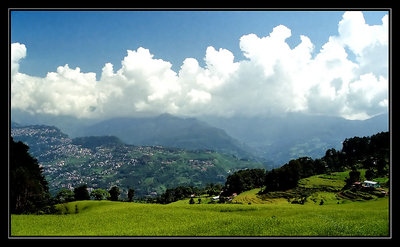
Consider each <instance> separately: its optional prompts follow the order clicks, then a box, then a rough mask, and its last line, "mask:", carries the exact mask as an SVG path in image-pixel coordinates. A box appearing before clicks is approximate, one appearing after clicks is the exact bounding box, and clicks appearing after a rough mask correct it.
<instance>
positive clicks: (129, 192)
mask: <svg viewBox="0 0 400 247" xmlns="http://www.w3.org/2000/svg"><path fill="white" fill-rule="evenodd" d="M134 196H135V190H134V189H131V188H129V190H128V201H129V202H133V197H134Z"/></svg>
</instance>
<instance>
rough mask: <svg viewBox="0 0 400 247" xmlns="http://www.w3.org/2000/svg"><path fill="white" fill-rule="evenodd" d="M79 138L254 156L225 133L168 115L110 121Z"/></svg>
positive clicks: (91, 128) (192, 120)
mask: <svg viewBox="0 0 400 247" xmlns="http://www.w3.org/2000/svg"><path fill="white" fill-rule="evenodd" d="M80 135H81V136H101V135H113V136H117V137H118V138H120V139H121V140H122V141H124V142H125V143H127V144H133V145H161V146H167V147H178V148H184V149H188V150H214V151H218V152H222V153H226V154H232V155H236V156H238V157H241V158H249V157H252V156H253V155H252V150H251V149H250V148H249V147H247V146H246V145H245V144H243V143H240V142H239V141H237V140H235V139H234V138H232V137H230V136H229V135H227V134H226V132H225V131H224V130H222V129H218V128H215V127H212V126H210V125H208V124H206V123H204V122H201V121H199V120H197V119H195V118H179V117H175V116H172V115H169V114H163V115H160V116H157V117H148V118H113V119H110V120H106V121H103V122H100V123H97V124H94V125H91V126H89V127H86V128H84V129H83V130H82V133H81V134H80Z"/></svg>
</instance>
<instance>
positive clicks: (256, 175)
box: [224, 169, 265, 196]
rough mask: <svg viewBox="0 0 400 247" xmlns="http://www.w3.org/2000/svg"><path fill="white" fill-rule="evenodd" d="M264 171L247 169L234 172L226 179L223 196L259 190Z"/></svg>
mask: <svg viewBox="0 0 400 247" xmlns="http://www.w3.org/2000/svg"><path fill="white" fill-rule="evenodd" d="M264 178H265V170H264V169H247V170H240V171H236V172H234V173H233V174H231V175H229V176H228V177H227V178H226V182H225V188H224V195H225V196H230V195H231V194H232V193H241V192H243V191H246V190H251V189H255V188H260V187H262V186H263V185H264Z"/></svg>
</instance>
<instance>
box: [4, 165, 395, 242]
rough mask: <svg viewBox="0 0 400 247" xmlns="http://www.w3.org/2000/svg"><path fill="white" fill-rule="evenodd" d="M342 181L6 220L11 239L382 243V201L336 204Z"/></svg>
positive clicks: (67, 208) (323, 179)
mask: <svg viewBox="0 0 400 247" xmlns="http://www.w3.org/2000/svg"><path fill="white" fill-rule="evenodd" d="M346 176H348V172H339V173H333V174H329V175H327V174H322V175H316V176H311V177H308V178H305V179H301V180H300V181H299V184H298V187H297V188H296V189H294V190H288V191H279V192H271V193H269V194H266V195H259V194H258V192H259V191H260V189H253V190H250V191H245V192H243V193H241V194H239V195H238V196H236V197H235V198H234V199H233V200H232V204H209V203H210V202H212V200H211V198H210V197H208V195H201V196H200V198H201V203H200V204H198V198H195V203H196V204H193V205H190V204H189V199H185V200H180V201H177V202H174V203H170V204H167V205H161V204H141V203H128V202H111V201H78V202H70V203H66V204H60V205H57V207H58V210H59V212H60V214H59V215H11V236H328V237H329V236H353V237H354V236H357V237H358V236H361V237H363V236H374V237H375V236H389V197H382V198H378V197H375V196H373V197H371V198H372V199H370V200H360V199H359V198H357V199H356V200H351V199H346V198H342V197H338V191H340V189H341V188H342V187H343V185H344V178H345V177H346ZM298 190H300V191H304V190H312V191H313V192H312V194H310V195H309V197H308V198H307V200H306V202H305V203H304V204H303V205H301V204H292V203H289V201H292V200H288V199H287V197H288V196H293V195H294V196H295V195H296V193H298V192H296V191H298ZM321 200H323V201H324V203H323V205H319V204H320V201H321Z"/></svg>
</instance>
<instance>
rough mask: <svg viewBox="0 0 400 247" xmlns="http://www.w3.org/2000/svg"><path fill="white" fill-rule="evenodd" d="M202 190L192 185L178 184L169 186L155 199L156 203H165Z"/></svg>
mask: <svg viewBox="0 0 400 247" xmlns="http://www.w3.org/2000/svg"><path fill="white" fill-rule="evenodd" d="M201 192H202V190H200V189H199V188H195V187H193V186H178V187H176V188H170V189H167V190H166V191H165V193H163V194H162V195H161V196H159V197H158V198H157V199H156V202H157V203H162V204H167V203H171V202H175V201H179V200H182V199H185V198H188V197H189V196H190V195H192V194H200V193H201Z"/></svg>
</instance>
